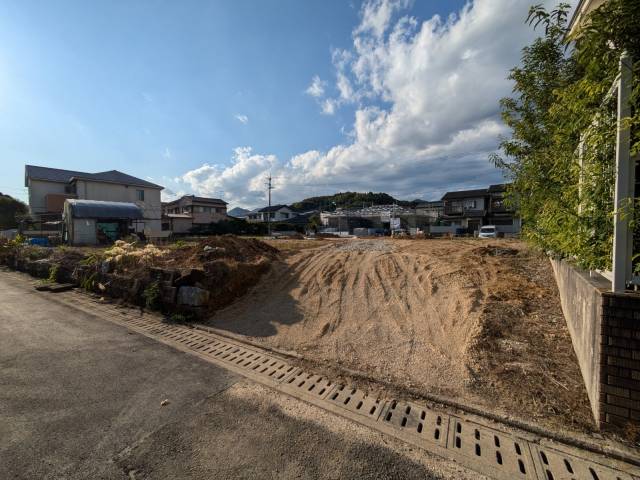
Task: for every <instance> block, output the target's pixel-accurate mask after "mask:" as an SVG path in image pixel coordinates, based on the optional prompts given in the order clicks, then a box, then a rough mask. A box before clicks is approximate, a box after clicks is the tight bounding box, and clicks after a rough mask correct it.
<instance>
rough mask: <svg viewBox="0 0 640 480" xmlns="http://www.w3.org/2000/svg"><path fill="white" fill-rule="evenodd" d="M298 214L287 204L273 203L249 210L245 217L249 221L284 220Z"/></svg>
mask: <svg viewBox="0 0 640 480" xmlns="http://www.w3.org/2000/svg"><path fill="white" fill-rule="evenodd" d="M297 215H298V214H297V213H296V212H294V211H293V210H291V209H290V208H289V207H287V206H286V205H272V206H270V207H264V208H260V209H258V210H254V211H252V212H249V213H248V214H247V216H246V217H245V219H246V220H247V221H248V222H282V221H286V220H289V219H291V218H293V217H295V216H297Z"/></svg>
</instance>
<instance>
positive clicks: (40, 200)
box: [29, 179, 67, 213]
mask: <svg viewBox="0 0 640 480" xmlns="http://www.w3.org/2000/svg"><path fill="white" fill-rule="evenodd" d="M66 185H67V184H65V183H59V182H47V181H44V180H33V179H29V209H30V210H31V213H47V195H49V194H57V195H59V194H63V195H64V193H65V191H64V189H65V187H66Z"/></svg>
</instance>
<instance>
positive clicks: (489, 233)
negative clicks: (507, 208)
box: [478, 225, 498, 238]
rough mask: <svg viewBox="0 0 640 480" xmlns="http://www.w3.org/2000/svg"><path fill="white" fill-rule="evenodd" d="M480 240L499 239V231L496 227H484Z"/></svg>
mask: <svg viewBox="0 0 640 480" xmlns="http://www.w3.org/2000/svg"><path fill="white" fill-rule="evenodd" d="M478 238H498V230H497V229H496V226H495V225H484V226H482V227H480V232H478Z"/></svg>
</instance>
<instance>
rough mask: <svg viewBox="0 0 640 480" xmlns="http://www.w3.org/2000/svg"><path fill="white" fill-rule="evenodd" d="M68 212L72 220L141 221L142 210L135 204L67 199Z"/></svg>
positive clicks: (142, 216)
mask: <svg viewBox="0 0 640 480" xmlns="http://www.w3.org/2000/svg"><path fill="white" fill-rule="evenodd" d="M66 202H68V203H69V211H70V213H71V216H72V217H73V218H96V219H99V218H108V219H122V220H142V219H143V218H144V215H143V213H142V208H140V207H139V206H138V205H136V204H135V203H127V202H102V201H98V200H76V199H68V200H66Z"/></svg>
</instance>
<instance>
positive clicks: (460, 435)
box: [56, 292, 640, 480]
mask: <svg viewBox="0 0 640 480" xmlns="http://www.w3.org/2000/svg"><path fill="white" fill-rule="evenodd" d="M56 298H59V299H60V300H63V301H65V303H67V302H69V303H72V304H73V306H74V307H76V308H80V309H82V310H85V311H87V313H90V314H93V315H96V314H98V315H100V316H101V317H102V318H105V319H107V320H110V321H112V322H115V323H117V324H120V325H124V326H126V327H128V328H130V329H132V330H134V331H136V332H139V333H141V334H143V335H146V336H148V337H151V338H153V339H156V340H158V341H160V342H163V343H165V344H168V345H170V346H172V347H174V348H177V349H179V350H182V351H185V352H188V353H191V354H194V355H197V356H198V357H201V358H203V359H204V360H206V361H209V362H211V363H214V364H216V365H219V366H222V367H224V368H226V369H228V370H231V371H233V372H236V373H239V374H241V375H243V376H245V377H248V378H250V379H252V380H255V381H257V382H259V383H261V384H263V385H266V386H268V387H271V388H274V389H276V390H278V391H281V392H285V393H287V394H289V395H291V396H294V397H296V398H298V399H302V400H304V401H306V402H308V403H311V404H313V405H316V406H318V407H320V408H323V409H325V410H328V411H330V412H333V413H336V414H338V415H341V416H343V417H346V418H348V419H351V420H353V421H355V422H358V423H360V424H363V425H366V426H368V427H370V428H373V429H375V430H377V431H380V432H383V433H386V434H388V435H392V436H394V437H396V438H398V439H400V440H402V441H404V442H407V443H409V444H412V445H414V446H416V447H419V448H422V449H424V450H427V451H429V452H431V453H434V454H436V455H439V456H441V457H445V458H449V459H452V460H455V461H457V462H458V463H460V464H462V465H464V466H465V467H467V468H470V469H472V470H474V471H476V472H479V473H482V474H484V475H486V476H489V477H493V478H496V479H504V480H513V479H538V480H561V479H562V480H564V479H575V480H581V479H584V480H631V479H638V478H640V469H639V468H636V467H634V466H632V465H629V464H626V463H623V462H618V461H611V460H609V459H607V458H605V457H604V456H601V455H596V454H593V453H591V452H586V451H583V450H578V449H576V448H573V447H569V446H565V445H562V444H559V443H557V442H552V441H550V440H546V439H544V438H541V437H539V436H535V435H532V434H530V433H528V432H516V433H514V432H512V431H510V430H508V429H506V428H502V426H501V425H498V424H488V423H486V422H484V420H482V419H476V418H475V417H474V418H472V419H470V418H463V417H464V416H463V415H460V416H456V415H452V414H450V413H446V412H445V411H438V410H435V409H433V408H430V407H427V406H425V405H419V404H416V403H412V402H402V401H397V400H394V399H390V398H377V397H372V396H368V395H367V393H366V392H364V391H362V390H359V389H358V388H357V387H355V386H349V385H343V384H340V383H335V382H333V381H332V380H331V379H328V378H324V377H321V376H318V375H316V374H314V373H313V372H310V371H304V370H302V369H300V368H298V367H296V366H295V365H293V364H291V363H289V362H288V360H286V359H284V358H280V357H278V356H276V355H274V354H272V353H270V352H269V353H267V352H265V351H263V350H261V349H259V348H257V347H254V346H246V345H244V344H242V343H240V342H236V341H234V340H230V339H228V338H226V337H222V336H219V335H215V334H212V333H208V332H204V331H200V330H196V329H193V328H190V327H186V326H181V325H171V324H166V323H163V322H162V321H161V320H160V319H159V318H157V317H154V316H151V315H146V314H143V315H136V316H133V315H132V313H131V310H130V309H122V308H120V307H116V306H113V305H107V304H97V303H96V302H94V301H92V300H91V299H89V298H88V297H85V296H84V295H78V294H76V293H74V292H65V293H60V294H57V295H56Z"/></svg>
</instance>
